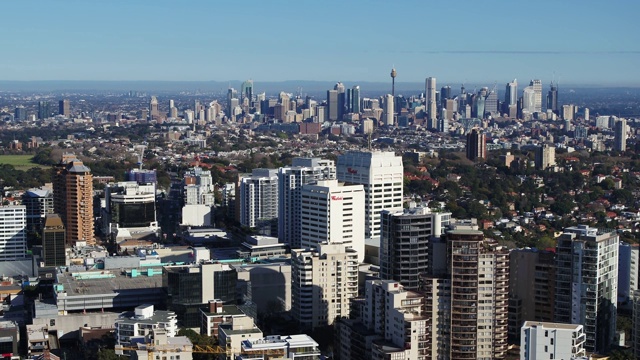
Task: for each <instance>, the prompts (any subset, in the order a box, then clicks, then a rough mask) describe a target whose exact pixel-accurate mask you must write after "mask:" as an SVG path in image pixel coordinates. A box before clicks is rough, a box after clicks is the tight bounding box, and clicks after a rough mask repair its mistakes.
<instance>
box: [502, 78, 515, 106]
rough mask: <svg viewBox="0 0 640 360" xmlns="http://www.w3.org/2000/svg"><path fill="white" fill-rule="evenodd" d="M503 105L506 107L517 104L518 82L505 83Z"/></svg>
mask: <svg viewBox="0 0 640 360" xmlns="http://www.w3.org/2000/svg"><path fill="white" fill-rule="evenodd" d="M504 103H505V104H506V105H507V106H510V105H517V104H518V80H516V79H513V81H512V82H510V83H507V88H506V90H505V93H504Z"/></svg>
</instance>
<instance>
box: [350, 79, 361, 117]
mask: <svg viewBox="0 0 640 360" xmlns="http://www.w3.org/2000/svg"><path fill="white" fill-rule="evenodd" d="M351 112H353V113H354V114H359V113H360V86H358V85H356V86H354V87H353V88H352V89H351Z"/></svg>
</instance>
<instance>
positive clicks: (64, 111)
mask: <svg viewBox="0 0 640 360" xmlns="http://www.w3.org/2000/svg"><path fill="white" fill-rule="evenodd" d="M58 114H60V115H62V116H64V117H69V115H71V106H70V104H69V100H67V99H65V100H60V101H59V102H58Z"/></svg>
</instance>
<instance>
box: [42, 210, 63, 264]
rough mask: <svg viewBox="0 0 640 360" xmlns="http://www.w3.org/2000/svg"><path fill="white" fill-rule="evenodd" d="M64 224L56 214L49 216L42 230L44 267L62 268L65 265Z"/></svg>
mask: <svg viewBox="0 0 640 360" xmlns="http://www.w3.org/2000/svg"><path fill="white" fill-rule="evenodd" d="M66 244H67V242H66V240H65V230H64V224H62V219H61V218H60V216H59V215H58V214H49V215H47V217H46V218H45V221H44V229H42V260H43V261H44V266H64V265H66V263H67V256H66Z"/></svg>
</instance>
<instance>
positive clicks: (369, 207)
mask: <svg viewBox="0 0 640 360" xmlns="http://www.w3.org/2000/svg"><path fill="white" fill-rule="evenodd" d="M337 176H338V180H339V181H343V182H345V183H346V184H360V185H363V186H364V194H365V204H364V212H365V234H364V236H365V238H367V239H373V238H379V237H380V231H381V228H382V223H381V219H380V214H381V212H382V210H389V211H398V210H402V186H403V181H404V167H403V164H402V157H400V156H396V155H395V153H393V152H379V151H374V152H364V151H350V152H347V153H345V154H343V155H340V156H338V162H337Z"/></svg>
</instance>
